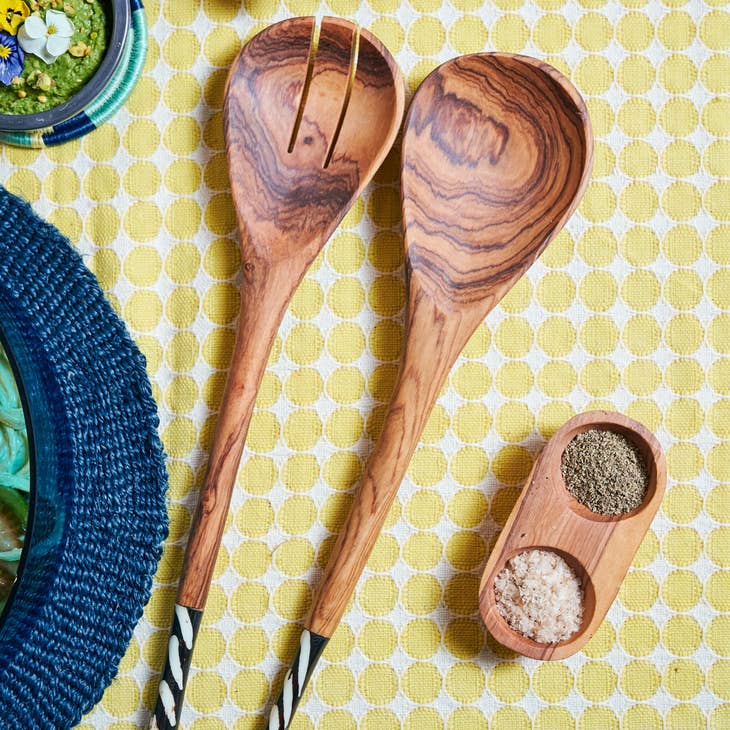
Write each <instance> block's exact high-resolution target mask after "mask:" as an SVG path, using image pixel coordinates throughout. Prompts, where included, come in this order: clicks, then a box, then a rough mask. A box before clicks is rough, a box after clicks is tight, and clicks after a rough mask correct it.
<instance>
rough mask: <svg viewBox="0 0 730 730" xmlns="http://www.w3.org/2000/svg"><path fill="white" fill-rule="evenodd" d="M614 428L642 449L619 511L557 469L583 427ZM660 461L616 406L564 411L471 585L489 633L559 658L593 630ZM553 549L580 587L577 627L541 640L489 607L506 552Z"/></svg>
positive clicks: (650, 515) (634, 544)
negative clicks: (640, 482) (630, 506)
mask: <svg viewBox="0 0 730 730" xmlns="http://www.w3.org/2000/svg"><path fill="white" fill-rule="evenodd" d="M591 429H600V430H608V431H615V432H617V433H620V434H621V435H623V436H625V437H626V438H627V439H629V440H630V441H631V442H632V443H633V444H635V445H636V447H637V448H638V449H639V451H640V452H641V453H642V455H643V457H644V459H645V461H646V467H647V471H648V473H649V486H648V489H647V492H646V496H645V497H644V501H643V502H642V503H641V505H640V506H639V507H637V508H636V509H635V510H632V511H631V512H627V513H626V514H623V515H600V514H596V513H595V512H592V511H591V510H589V509H588V508H587V507H585V506H583V505H582V504H581V503H580V502H578V501H577V500H576V499H575V498H574V497H573V495H572V494H571V493H570V492H569V491H568V489H567V487H566V485H565V481H564V480H563V476H562V472H561V460H562V456H563V452H564V451H565V449H566V447H567V446H568V444H569V443H570V441H571V440H572V439H573V438H574V437H575V436H577V435H578V434H579V433H582V432H583V431H588V430H591ZM666 480H667V468H666V461H665V458H664V452H663V451H662V448H661V446H660V444H659V442H658V441H657V439H656V437H655V436H654V435H653V434H652V433H651V432H650V431H648V430H647V429H646V428H645V427H644V426H642V425H641V424H640V423H638V422H637V421H634V420H632V419H630V418H627V417H626V416H623V415H621V414H620V413H611V412H608V411H589V412H587V413H581V414H580V415H578V416H575V417H574V418H571V419H570V420H569V421H568V422H567V423H566V424H565V425H564V426H562V428H560V430H558V431H557V433H556V434H555V435H554V436H553V437H552V438H551V439H550V440H549V441H548V443H547V445H546V446H545V448H544V449H543V451H542V453H541V454H540V455H539V456H538V458H537V460H536V461H535V464H534V466H533V468H532V471H531V472H530V476H529V477H528V479H527V482H526V484H525V487H524V489H523V490H522V493H521V494H520V497H519V499H518V500H517V503H516V504H515V506H514V509H513V510H512V513H511V514H510V516H509V519H508V520H507V523H506V524H505V526H504V529H503V530H502V533H501V534H500V536H499V539H498V540H497V543H496V545H495V546H494V550H492V554H491V556H490V557H489V560H488V561H487V565H486V567H485V569H484V573H483V575H482V580H481V585H480V586H479V608H480V611H481V614H482V617H483V619H484V622H485V623H486V625H487V629H489V631H490V633H491V634H492V636H494V638H495V639H496V640H497V641H498V642H499V643H500V644H503V645H504V646H506V647H508V648H509V649H512V650H513V651H516V652H518V653H519V654H523V655H525V656H529V657H532V658H533V659H547V660H549V659H565V658H566V657H569V656H571V655H572V654H575V653H576V652H577V651H580V649H581V648H582V647H583V646H584V645H585V644H586V642H588V640H589V639H590V638H591V636H593V634H594V633H595V632H596V630H597V629H598V627H599V626H600V624H601V622H602V621H603V619H604V617H605V615H606V612H607V611H608V609H609V608H610V606H611V604H612V603H613V601H614V599H615V598H616V594H617V593H618V591H619V588H620V587H621V583H622V581H623V579H624V576H625V575H626V572H627V571H628V569H629V566H630V565H631V561H632V560H633V558H634V555H635V553H636V551H637V550H638V548H639V545H640V544H641V541H642V540H643V539H644V535H645V534H646V531H647V530H648V529H649V525H650V524H651V521H652V520H653V519H654V515H656V512H657V509H658V508H659V504H660V503H661V501H662V497H663V496H664V486H665V484H666ZM536 548H540V549H544V550H551V551H553V552H555V553H558V554H559V555H560V556H561V557H562V558H564V559H565V561H566V562H567V563H568V565H570V567H571V568H572V569H573V571H574V572H575V574H576V576H577V577H578V579H579V580H580V581H581V586H582V588H583V594H584V601H583V623H582V625H581V628H580V630H579V631H578V632H577V633H576V634H574V635H573V636H571V637H570V638H568V639H566V640H565V641H561V642H558V643H555V644H541V643H538V642H536V641H533V640H532V639H528V638H527V637H525V636H522V634H520V633H519V632H517V631H515V630H514V629H512V628H511V627H510V626H509V624H508V623H507V622H506V621H505V619H504V618H503V617H502V616H501V614H500V613H499V611H498V609H497V605H496V602H495V596H494V579H495V577H496V576H497V575H498V574H499V573H500V572H501V571H502V569H503V568H504V567H505V564H506V563H507V561H508V560H510V558H512V557H513V556H515V555H517V554H518V553H521V552H523V551H525V550H531V549H536Z"/></svg>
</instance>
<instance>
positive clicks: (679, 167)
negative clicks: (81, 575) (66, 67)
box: [0, 0, 730, 730]
mask: <svg viewBox="0 0 730 730" xmlns="http://www.w3.org/2000/svg"><path fill="white" fill-rule="evenodd" d="M146 7H147V16H148V20H149V24H150V35H151V37H150V51H149V56H148V59H147V62H146V66H145V69H144V74H143V77H142V79H141V80H140V82H139V85H138V87H137V88H136V90H135V91H134V93H133V94H132V96H131V97H130V99H129V100H128V102H127V104H126V106H125V108H124V109H123V110H122V111H121V112H120V113H119V114H117V115H116V117H114V119H113V120H112V121H111V122H110V123H107V124H105V125H104V126H102V127H101V128H100V129H98V130H97V131H95V132H93V133H92V134H90V135H89V136H87V137H86V138H84V139H83V140H81V141H76V142H72V143H70V144H67V145H65V146H60V147H57V148H52V149H48V150H43V151H39V150H25V149H23V150H21V149H14V148H10V147H4V148H2V150H1V151H0V182H1V183H2V184H3V185H5V186H6V187H8V188H9V189H10V190H11V191H13V192H16V193H19V194H20V195H22V196H23V197H25V198H27V199H29V200H30V201H31V202H32V204H33V206H34V208H35V210H36V211H37V212H38V213H40V214H41V215H43V216H45V217H47V218H48V219H49V220H50V221H52V222H53V223H55V224H56V225H57V226H58V227H59V228H60V229H61V230H62V231H63V232H64V233H66V234H67V235H68V236H69V238H70V239H71V240H72V242H73V243H74V245H75V246H76V247H77V249H78V250H79V251H80V252H81V254H82V255H83V257H84V260H85V261H86V263H87V264H88V266H89V267H90V268H91V270H92V271H93V272H94V273H95V274H96V276H97V277H98V278H99V281H100V282H101V285H102V287H103V288H104V290H105V292H106V294H107V296H108V298H109V300H110V301H111V302H112V303H113V305H114V306H115V308H116V309H117V310H118V311H119V312H120V313H121V315H122V316H123V317H124V319H125V321H126V322H127V324H128V327H129V329H130V331H131V332H132V334H133V336H134V338H135V340H136V341H137V343H138V344H139V346H140V348H141V349H142V350H143V351H144V353H145V355H146V357H147V366H148V371H149V375H150V378H151V380H152V383H153V389H154V392H155V395H156V398H157V402H158V404H159V410H160V418H161V426H160V428H161V435H162V438H163V441H164V443H165V447H166V450H167V454H168V457H169V460H168V467H169V472H170V482H171V486H170V493H169V500H170V504H169V511H170V517H171V531H170V537H169V540H168V542H167V546H166V549H165V552H164V556H163V559H162V562H161V564H160V568H159V571H158V573H157V576H156V582H155V588H154V592H153V595H152V598H151V600H150V603H149V605H148V606H147V608H146V610H145V613H144V616H143V618H142V620H141V621H140V623H139V625H138V627H137V630H136V632H135V634H134V638H133V641H132V643H131V645H130V647H129V650H128V652H127V654H126V656H125V657H124V659H123V661H122V664H121V666H120V669H119V675H118V677H117V678H116V679H115V680H114V682H113V683H112V685H111V686H110V687H109V689H108V690H107V692H106V693H105V695H104V697H103V699H102V700H101V702H100V704H99V705H98V706H97V707H96V708H95V709H94V710H93V711H92V712H91V713H90V714H89V715H88V716H87V717H86V718H85V719H84V721H83V723H82V725H81V727H82V728H84V729H85V730H90V729H91V728H105V729H106V728H108V729H109V730H132V729H133V728H139V727H144V726H146V721H147V719H148V717H149V712H150V708H151V706H152V704H153V701H154V698H155V694H156V690H157V682H158V673H159V671H160V669H161V667H162V663H163V660H164V653H165V645H166V642H167V636H168V630H169V626H170V623H171V619H172V606H173V603H174V598H175V592H176V583H177V579H178V577H179V573H180V567H181V560H182V554H183V549H184V545H185V539H186V532H187V529H188V527H189V524H190V519H191V513H192V509H193V507H194V505H195V501H196V486H197V485H199V484H200V483H201V481H202V478H203V475H204V472H205V465H206V456H207V451H208V449H209V447H210V444H211V439H212V434H213V428H214V425H215V420H216V412H217V409H218V406H219V404H220V400H221V397H222V391H223V386H224V383H225V377H226V367H227V364H228V362H229V359H230V356H231V348H232V346H233V341H234V332H235V325H236V318H237V310H238V286H239V283H240V276H239V258H238V249H237V237H236V230H235V216H234V213H233V208H232V203H231V198H230V195H229V192H228V182H227V167H226V160H225V155H224V151H223V130H222V120H221V105H222V97H223V88H224V83H225V77H226V71H227V67H228V66H229V65H230V63H231V62H232V59H233V58H234V56H235V54H236V53H237V51H238V50H239V48H240V46H241V43H242V41H244V40H246V39H248V38H250V37H251V35H252V34H254V33H255V32H256V31H257V30H259V29H261V28H263V27H265V26H266V25H267V24H269V23H271V22H274V21H276V20H281V19H283V18H285V17H289V16H291V15H295V14H308V13H314V14H317V15H320V16H321V15H324V14H337V15H342V16H345V17H349V18H351V19H353V20H355V21H357V22H359V23H360V24H361V25H363V26H364V27H366V28H368V29H370V30H371V31H373V32H374V33H375V34H377V35H378V36H379V37H380V38H382V39H383V41H384V42H385V43H386V45H387V46H388V47H389V48H390V50H391V51H392V52H393V54H394V55H395V57H396V59H397V60H398V62H399V63H400V64H401V67H402V69H403V71H404V74H405V76H406V78H407V80H408V85H409V92H411V93H412V91H413V90H414V89H415V87H416V86H417V84H418V83H419V82H420V81H421V80H422V79H423V78H424V76H425V75H426V74H427V73H428V72H429V71H430V70H431V69H432V68H433V67H434V66H436V65H437V64H438V63H440V62H442V61H445V60H447V59H448V58H451V57H453V56H455V55H457V54H459V53H470V52H475V51H482V50H501V51H512V52H520V53H527V54H530V55H534V56H538V57H540V58H543V59H546V60H547V61H549V62H550V63H552V64H554V65H555V66H557V67H558V68H559V69H561V70H562V71H563V72H564V73H565V74H567V75H568V76H569V77H570V78H571V79H572V80H573V82H574V83H575V84H576V86H577V87H578V89H579V90H580V91H581V93H582V94H583V95H584V96H585V98H586V101H587V104H588V107H589V109H590V113H591V118H592V122H593V126H594V130H595V135H596V156H595V166H594V170H593V178H592V182H591V183H590V185H589V187H588V190H587V193H586V195H585V198H584V200H583V202H582V204H581V206H580V208H579V210H578V212H577V213H576V214H575V215H574V217H573V218H572V220H571V221H570V223H569V224H568V226H567V229H566V230H565V231H564V232H562V233H561V234H560V235H559V236H558V238H557V239H556V240H555V241H554V242H553V243H552V244H551V245H550V246H549V248H548V249H547V250H546V252H545V253H544V255H543V256H542V257H541V259H540V260H539V261H538V262H537V263H536V264H535V266H534V267H533V268H532V269H531V270H530V271H529V273H528V275H527V276H525V277H524V278H523V279H522V280H521V281H520V282H519V284H518V285H517V286H516V287H515V289H514V290H513V291H512V292H511V293H510V294H509V295H508V296H507V297H506V299H505V300H504V301H503V302H502V303H501V304H500V305H499V307H497V309H496V310H495V311H494V312H493V313H492V314H491V315H490V316H489V318H488V319H487V320H486V321H485V323H484V324H482V325H481V326H480V327H479V329H478V330H477V332H476V333H475V335H474V336H473V337H472V339H471V341H470V342H469V344H468V346H467V348H466V350H465V351H464V353H463V355H462V356H461V358H460V359H459V360H458V362H457V364H456V366H455V367H454V369H453V371H452V373H451V376H450V378H449V381H448V383H447V385H446V386H445V388H444V390H443V393H442V395H441V398H440V400H439V402H438V404H437V406H436V407H435V409H434V411H433V414H432V416H431V418H430V420H429V422H428V425H427V428H426V430H425V432H424V434H423V438H422V441H421V443H420V445H419V447H418V450H417V452H416V454H415V456H414V458H413V461H412V463H411V466H410V470H409V472H408V476H407V478H406V480H405V481H404V483H403V485H402V487H401V490H400V493H399V497H398V499H397V501H396V503H395V505H394V507H393V510H392V512H391V514H390V517H389V519H388V521H387V524H386V527H385V529H384V532H383V534H382V535H381V537H380V538H379V540H378V542H377V545H376V548H375V551H374V553H373V555H372V557H371V559H370V562H369V564H368V567H367V570H366V572H365V574H364V575H363V578H362V580H361V582H360V584H359V586H358V590H357V592H356V595H355V597H354V599H353V601H352V602H351V606H350V608H349V610H348V612H347V614H346V616H345V619H344V621H343V623H342V625H341V626H340V628H339V629H338V630H337V632H336V634H335V636H334V638H333V639H332V641H331V642H330V644H329V645H328V647H327V649H326V651H325V654H324V657H323V660H322V661H321V662H320V664H319V667H318V670H317V672H316V674H315V676H314V678H313V681H312V682H311V685H310V688H309V689H308V691H307V693H306V694H305V698H304V701H303V703H302V705H301V707H300V710H299V712H298V715H297V716H296V719H295V721H294V724H293V725H292V727H293V728H295V730H311V729H314V728H317V730H350V729H355V728H361V729H362V730H391V729H395V728H403V729H404V730H437V729H438V728H447V729H448V730H481V729H485V728H491V729H492V730H520V729H521V728H529V727H535V728H540V729H541V730H548V729H549V728H555V729H556V730H557V729H559V730H564V729H565V728H576V729H577V730H578V729H579V730H589V729H596V730H599V729H600V730H605V729H610V728H619V727H621V728H626V729H627V730H652V729H653V728H662V727H666V728H671V729H672V730H694V729H695V728H697V729H699V728H706V727H709V728H712V729H713V730H726V729H727V728H730V486H729V483H730V311H729V310H730V182H729V176H730V139H729V137H730V55H729V54H728V48H729V46H730V15H729V14H728V8H727V7H724V6H723V0H707V1H706V2H699V1H698V0H662V1H660V0H623V1H622V2H619V1H618V0H486V1H483V0H407V1H406V0H403V1H399V0H367V1H363V2H358V1H357V0H327V2H318V1H317V0H302V1H301V2H297V1H295V0H285V1H284V2H279V1H278V0H245V2H243V4H241V3H239V2H234V1H233V0H202V2H197V1H194V0H148V2H147V3H146ZM399 207H400V204H399V193H398V163H397V156H396V155H391V156H390V158H389V160H388V161H387V162H386V164H385V166H384V168H383V170H382V171H381V172H380V173H379V175H378V176H377V177H376V180H375V183H374V184H372V185H371V186H370V187H369V188H368V189H367V190H366V192H365V195H364V196H363V197H362V199H361V200H359V201H358V202H357V203H356V205H355V206H354V208H353V209H352V211H351V212H350V213H349V214H348V216H347V217H346V218H345V220H344V221H343V223H342V224H341V226H340V227H339V228H338V230H337V232H336V233H335V235H334V236H333V238H332V239H331V241H330V242H329V244H328V245H327V247H326V248H325V251H324V253H323V254H322V255H320V257H319V258H318V259H317V261H316V262H315V265H314V266H313V268H312V269H311V271H310V272H309V274H308V275H307V277H306V278H305V280H304V281H303V283H302V285H301V287H300V288H299V290H298V292H297V293H296V295H295V297H294V300H293V302H292V304H291V306H290V308H289V310H288V311H287V313H286V316H285V318H284V322H283V324H282V327H281V329H280V332H279V336H278V338H277V340H276V343H275V347H274V351H273V353H272V355H271V358H270V361H269V365H268V369H267V372H266V375H265V378H264V381H263V385H262V387H261V391H260V393H259V396H258V401H257V408H256V412H255V414H254V417H253V421H252V425H251V430H250V434H249V438H248V443H247V446H246V451H245V453H244V459H243V461H242V466H241V469H240V472H239V476H238V484H239V486H238V488H237V490H236V492H235V494H234V497H233V503H232V509H231V515H230V519H229V521H228V525H227V531H226V534H225V536H224V540H223V547H222V549H221V553H220V556H219V559H218V563H217V568H216V573H215V580H214V584H213V586H212V589H211V593H210V598H209V601H208V606H207V608H206V611H205V614H204V617H203V625H202V628H201V633H200V638H199V639H198V644H197V650H196V654H195V656H194V658H193V669H192V672H191V678H190V682H189V689H188V693H187V697H186V710H185V713H184V716H183V721H182V727H183V728H186V729H187V728H189V729H190V730H219V729H220V730H224V729H225V728H233V729H234V730H253V729H254V728H263V727H265V722H264V720H263V717H264V713H265V712H266V711H267V708H268V707H269V706H270V703H271V702H272V701H273V699H275V696H276V692H277V691H278V689H279V687H280V685H281V681H282V679H283V673H284V671H285V669H286V667H288V663H289V661H290V660H291V658H292V656H293V654H294V652H295V649H296V645H297V642H298V637H299V630H300V622H301V620H302V619H303V617H304V614H305V613H306V610H307V607H308V603H309V601H310V599H311V595H312V589H313V587H314V586H316V584H317V580H318V577H319V574H320V571H321V566H322V565H323V564H324V562H325V561H326V559H327V556H328V554H329V551H330V550H331V547H332V545H333V540H334V536H335V535H336V533H337V531H338V529H339V527H340V525H341V524H342V523H343V521H344V518H345V516H346V514H347V510H348V506H349V504H350V502H351V500H352V495H353V492H354V490H355V489H356V487H357V483H358V479H359V476H360V474H361V470H362V468H363V464H364V460H365V459H366V457H367V455H368V453H369V452H370V450H371V449H372V446H373V439H374V438H375V437H376V436H377V433H378V429H379V425H380V422H381V419H382V416H383V412H384V409H385V407H386V404H387V401H388V397H389V394H390V392H391V389H392V386H393V382H394V377H395V373H396V369H397V362H398V357H399V354H400V348H401V342H402V339H403V324H404V303H405V284H404V270H403V257H402V237H401V232H400V211H399ZM591 408H606V409H615V410H619V411H622V412H624V413H626V414H628V415H629V416H631V417H633V418H635V419H638V420H639V421H641V422H643V423H644V424H646V425H647V426H648V427H649V428H650V429H652V430H653V431H654V432H655V433H656V434H657V436H658V437H659V439H660V441H661V442H662V444H663V445H664V447H665V449H666V452H667V458H668V471H669V485H668V490H667V494H666V497H665V500H664V503H663V505H662V508H661V510H660V512H659V515H658V516H657V518H656V520H655V521H654V523H653V525H652V528H651V530H650V531H649V533H648V535H647V537H646V539H645V540H644V542H643V544H642V546H641V548H640V550H639V552H638V554H637V555H636V558H635V560H634V563H633V566H632V569H631V571H630V573H629V575H628V577H627V578H626V580H625V582H624V584H623V586H622V588H621V591H620V593H619V597H618V599H617V600H616V602H615V603H614V605H613V607H612V608H611V610H610V612H609V614H608V616H607V619H606V620H605V622H604V623H603V625H602V626H601V628H600V630H599V631H598V633H597V634H596V636H595V637H594V638H593V639H592V640H591V641H590V643H589V644H588V645H587V647H586V648H585V650H584V651H583V652H581V653H579V654H578V655H576V656H574V657H572V658H570V659H568V660H565V661H560V662H551V663H540V662H538V661H534V660H529V659H525V658H522V657H518V656H517V655H515V654H512V653H511V652H509V651H507V650H506V649H504V648H502V647H500V646H499V645H498V644H496V643H495V641H494V640H493V639H492V638H491V637H490V636H489V635H487V634H486V631H485V629H484V627H483V625H482V622H481V619H480V617H479V613H478V610H477V589H478V583H479V578H480V573H481V570H482V568H483V566H484V562H485V559H486V556H487V554H488V553H489V551H490V549H491V546H492V545H493V543H494V540H495V538H496V535H497V534H498V532H499V529H500V526H501V525H503V524H504V522H505V520H506V518H507V515H508V514H509V511H510V509H511V507H512V505H513V504H514V501H515V498H516V495H517V493H518V491H519V489H520V486H521V484H522V482H523V480H524V479H525V477H526V476H527V474H528V472H529V470H530V467H531V465H532V462H533V460H534V457H535V455H536V454H537V453H538V452H539V450H540V449H541V447H542V446H543V445H544V443H545V441H546V439H547V438H549V437H550V435H552V433H554V432H555V430H556V429H557V428H558V427H559V426H560V425H561V424H562V423H563V422H564V421H565V420H567V419H568V418H569V417H570V416H572V415H573V414H575V413H577V412H580V411H583V410H587V409H591Z"/></svg>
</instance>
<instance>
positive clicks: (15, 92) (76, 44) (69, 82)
mask: <svg viewBox="0 0 730 730" xmlns="http://www.w3.org/2000/svg"><path fill="white" fill-rule="evenodd" d="M25 2H26V4H27V6H28V8H29V9H30V10H31V13H32V15H33V16H39V17H40V18H41V19H43V18H45V17H46V12H47V11H48V10H53V11H57V12H62V13H64V14H65V15H66V16H67V17H68V19H69V20H70V21H71V23H72V24H73V26H74V32H73V35H72V36H71V38H70V41H69V48H68V50H66V51H65V52H64V53H62V54H61V55H60V56H58V58H56V59H55V60H54V61H53V62H51V63H46V62H45V61H44V60H43V59H41V58H39V57H38V56H36V55H34V54H33V53H28V52H26V53H25V54H24V55H25V63H24V67H23V70H22V72H21V73H20V74H19V75H18V76H17V77H15V78H14V79H13V80H12V83H10V84H8V85H4V84H1V83H0V114H34V113H36V112H41V111H46V110H47V109H51V108H53V107H55V106H58V105H59V104H62V103H63V102H65V101H68V100H69V99H70V98H71V97H72V96H73V95H74V94H76V93H78V92H79V91H80V90H81V88H82V87H83V86H84V84H86V83H87V82H88V81H89V80H90V79H91V77H92V76H93V75H94V73H95V72H96V70H97V68H99V64H100V63H101V61H102V59H103V58H104V54H105V52H106V49H107V42H108V37H109V21H110V18H109V15H108V13H107V6H106V1H105V0H25ZM0 4H2V3H0ZM26 22H27V21H26ZM18 33H19V34H22V25H20V28H19V29H18Z"/></svg>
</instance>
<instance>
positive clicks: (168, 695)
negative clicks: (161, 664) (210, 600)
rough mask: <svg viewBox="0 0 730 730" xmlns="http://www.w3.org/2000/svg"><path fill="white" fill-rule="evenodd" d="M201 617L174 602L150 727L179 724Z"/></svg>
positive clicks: (155, 729)
mask: <svg viewBox="0 0 730 730" xmlns="http://www.w3.org/2000/svg"><path fill="white" fill-rule="evenodd" d="M202 616H203V612H202V611H200V610H198V609H196V608H186V607H185V606H180V605H179V604H177V603H176V604H175V618H174V620H173V622H172V628H171V629H170V641H169V643H168V645H167V659H166V660H165V669H164V671H163V672H162V677H161V678H160V689H159V691H158V694H157V703H156V704H155V711H154V714H153V715H152V719H151V721H150V730H170V728H176V727H178V725H179V724H180V714H181V712H182V705H183V698H184V697H185V687H186V685H187V682H188V671H190V659H191V658H192V655H193V647H194V646H195V639H196V637H197V636H198V628H199V627H200V619H201V618H202Z"/></svg>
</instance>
